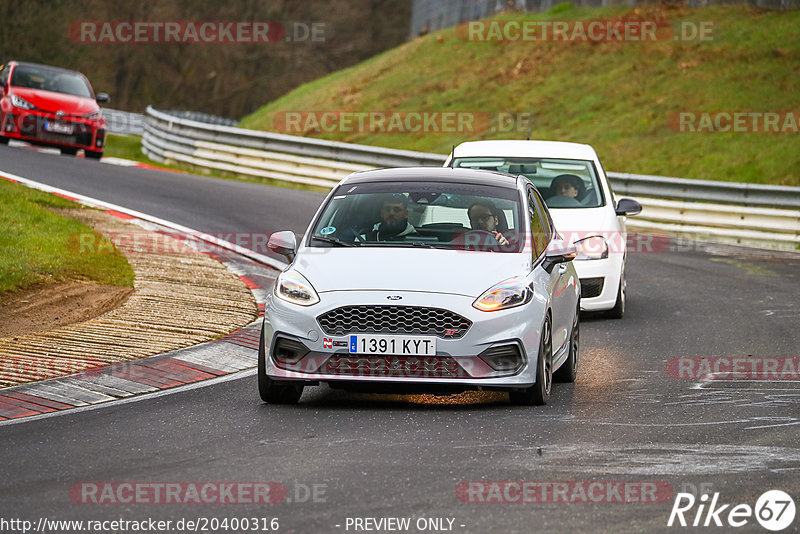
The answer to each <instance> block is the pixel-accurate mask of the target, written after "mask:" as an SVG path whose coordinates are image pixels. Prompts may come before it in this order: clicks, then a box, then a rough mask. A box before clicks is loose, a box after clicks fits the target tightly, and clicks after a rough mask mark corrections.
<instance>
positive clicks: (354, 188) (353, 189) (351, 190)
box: [347, 185, 358, 193]
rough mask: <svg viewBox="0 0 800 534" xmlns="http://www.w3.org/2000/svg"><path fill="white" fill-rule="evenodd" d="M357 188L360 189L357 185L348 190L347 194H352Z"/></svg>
mask: <svg viewBox="0 0 800 534" xmlns="http://www.w3.org/2000/svg"><path fill="white" fill-rule="evenodd" d="M356 187H358V186H357V185H354V186H353V187H351V188H350V189H348V190H347V192H348V193H352V192H353V191H355V190H356Z"/></svg>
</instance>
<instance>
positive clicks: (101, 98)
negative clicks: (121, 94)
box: [95, 93, 111, 104]
mask: <svg viewBox="0 0 800 534" xmlns="http://www.w3.org/2000/svg"><path fill="white" fill-rule="evenodd" d="M95 101H96V102H97V103H98V104H108V103H109V102H111V97H110V96H109V95H108V93H97V95H96V96H95Z"/></svg>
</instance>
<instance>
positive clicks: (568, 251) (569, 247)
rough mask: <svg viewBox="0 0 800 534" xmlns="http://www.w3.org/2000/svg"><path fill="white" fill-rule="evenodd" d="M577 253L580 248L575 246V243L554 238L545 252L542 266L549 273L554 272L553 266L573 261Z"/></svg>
mask: <svg viewBox="0 0 800 534" xmlns="http://www.w3.org/2000/svg"><path fill="white" fill-rule="evenodd" d="M577 255H578V249H577V248H576V247H575V243H567V242H566V241H564V240H562V239H553V240H552V241H551V242H550V245H548V247H547V251H546V252H545V253H544V262H543V263H542V267H544V270H545V271H547V272H548V273H552V272H553V267H555V266H556V265H557V264H559V263H566V262H568V261H572V260H574V259H575V258H576V257H577Z"/></svg>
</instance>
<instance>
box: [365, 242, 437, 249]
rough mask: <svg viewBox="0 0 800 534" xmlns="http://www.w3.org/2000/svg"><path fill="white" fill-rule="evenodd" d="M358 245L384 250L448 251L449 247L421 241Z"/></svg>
mask: <svg viewBox="0 0 800 534" xmlns="http://www.w3.org/2000/svg"><path fill="white" fill-rule="evenodd" d="M359 245H364V246H365V247H386V248H391V247H395V248H443V249H449V248H451V247H448V246H446V245H445V246H442V245H439V244H434V243H424V242H421V241H365V242H363V243H359Z"/></svg>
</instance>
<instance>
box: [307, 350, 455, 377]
mask: <svg viewBox="0 0 800 534" xmlns="http://www.w3.org/2000/svg"><path fill="white" fill-rule="evenodd" d="M319 372H320V373H324V374H328V375H344V376H353V377H383V378H469V374H467V372H466V371H465V370H464V369H463V368H462V367H461V366H460V365H459V364H458V362H457V361H456V360H455V359H454V358H451V357H450V356H445V357H439V356H372V355H370V356H367V355H355V354H350V355H348V354H334V355H333V356H331V357H330V358H328V361H327V362H325V365H324V366H323V367H322V368H321V369H320V370H319Z"/></svg>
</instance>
